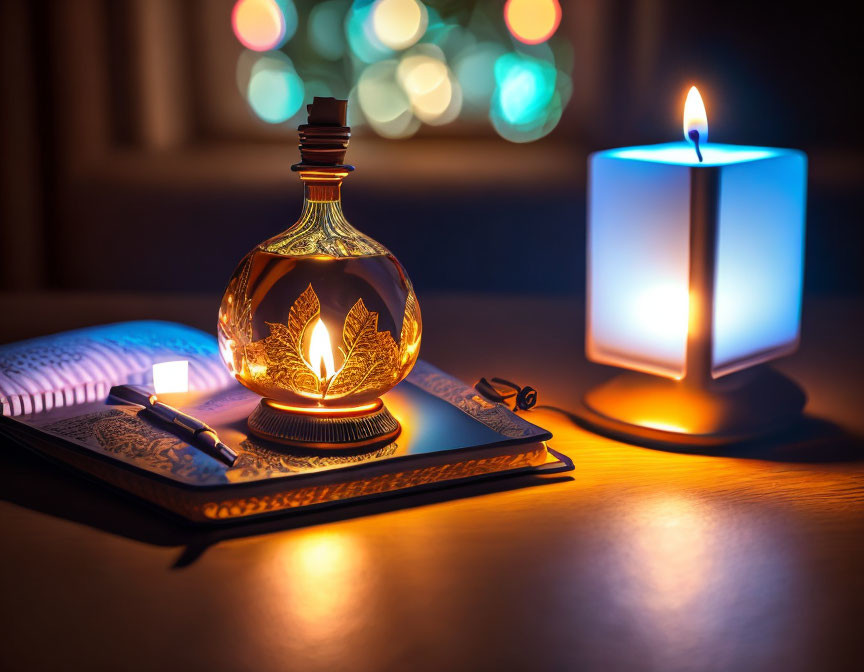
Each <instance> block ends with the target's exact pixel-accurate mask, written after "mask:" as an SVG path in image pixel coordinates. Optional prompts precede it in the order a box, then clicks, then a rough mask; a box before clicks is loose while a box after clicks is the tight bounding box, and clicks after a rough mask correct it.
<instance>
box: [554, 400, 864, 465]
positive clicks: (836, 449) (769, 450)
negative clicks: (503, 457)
mask: <svg viewBox="0 0 864 672" xmlns="http://www.w3.org/2000/svg"><path fill="white" fill-rule="evenodd" d="M537 408H543V409H546V410H549V411H554V412H557V413H560V414H561V415H564V416H565V417H567V418H568V419H569V420H570V421H571V422H573V423H574V424H575V425H578V426H579V427H581V428H582V429H584V430H586V431H589V432H591V433H592V434H593V433H595V432H594V430H593V429H592V428H591V427H590V425H588V423H586V422H585V421H584V420H583V419H582V418H580V417H579V416H578V415H577V414H575V413H573V412H571V411H566V410H564V409H562V408H558V407H555V406H538V407H537ZM622 443H632V444H633V445H639V446H643V447H645V448H652V449H654V450H662V451H664V452H669V453H686V454H693V455H714V456H717V457H736V458H743V459H752V460H769V461H772V462H802V463H806V462H811V463H814V464H816V463H829V462H862V461H864V437H862V436H858V435H856V434H852V433H850V432H848V431H846V430H845V429H843V428H842V427H840V426H839V425H837V424H835V423H833V422H831V421H829V420H824V419H822V418H817V417H814V416H811V415H806V414H805V415H804V416H802V417H801V419H800V420H799V421H798V422H797V423H795V424H794V425H791V426H789V427H787V428H785V429H784V430H782V431H780V432H777V433H775V434H771V435H768V436H765V437H762V438H760V439H756V440H753V441H747V442H743V443H736V444H733V445H728V446H719V447H706V446H680V447H675V446H665V445H658V444H655V443H652V442H651V441H650V440H646V441H644V442H643V441H635V440H634V441H631V442H625V441H622Z"/></svg>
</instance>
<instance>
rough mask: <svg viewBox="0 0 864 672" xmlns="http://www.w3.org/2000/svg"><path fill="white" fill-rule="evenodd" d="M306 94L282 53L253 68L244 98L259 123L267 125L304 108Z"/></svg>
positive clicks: (289, 60) (291, 66)
mask: <svg viewBox="0 0 864 672" xmlns="http://www.w3.org/2000/svg"><path fill="white" fill-rule="evenodd" d="M305 95H306V91H305V86H304V85H303V80H302V79H301V78H300V75H298V74H297V72H296V71H295V70H294V65H293V64H292V63H291V59H289V58H288V57H287V56H285V55H284V54H281V53H278V52H275V53H271V54H268V55H267V56H263V57H262V58H261V59H260V60H259V61H258V62H257V63H255V65H254V66H252V74H251V76H250V77H249V85H248V87H247V91H246V97H247V99H248V100H249V106H250V107H251V108H252V110H253V111H254V112H255V114H256V115H257V116H258V118H259V119H261V120H262V121H266V122H267V123H269V124H280V123H282V122H284V121H287V120H288V119H290V118H291V117H292V116H294V114H296V113H297V111H298V110H299V109H300V107H301V105H303V99H304V97H305Z"/></svg>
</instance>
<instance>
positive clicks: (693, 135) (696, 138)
mask: <svg viewBox="0 0 864 672" xmlns="http://www.w3.org/2000/svg"><path fill="white" fill-rule="evenodd" d="M687 135H688V136H689V138H690V139H691V140H692V141H693V146H694V147H695V148H696V156H697V157H698V158H699V163H702V151H701V150H700V149H699V131H697V130H696V129H695V128H694V129H693V130H692V131H690V132H689V133H687Z"/></svg>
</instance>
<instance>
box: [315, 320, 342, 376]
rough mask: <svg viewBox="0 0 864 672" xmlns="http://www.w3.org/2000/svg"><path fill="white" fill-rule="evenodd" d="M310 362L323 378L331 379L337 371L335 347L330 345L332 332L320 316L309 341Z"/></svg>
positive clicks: (317, 374)
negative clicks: (330, 332) (334, 361)
mask: <svg viewBox="0 0 864 672" xmlns="http://www.w3.org/2000/svg"><path fill="white" fill-rule="evenodd" d="M309 364H310V365H311V367H312V371H314V372H315V375H316V376H318V377H319V378H320V379H321V380H330V379H331V378H332V377H333V374H334V373H336V366H335V365H334V364H333V349H332V348H331V347H330V334H329V332H328V331H327V327H326V326H325V325H324V322H323V321H321V319H320V318H319V319H318V322H317V323H316V324H315V327H314V328H313V329H312V338H311V340H310V341H309Z"/></svg>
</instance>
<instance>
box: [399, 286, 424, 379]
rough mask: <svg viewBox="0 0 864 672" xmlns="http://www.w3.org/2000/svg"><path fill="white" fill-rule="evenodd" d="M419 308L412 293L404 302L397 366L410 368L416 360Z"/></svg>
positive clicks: (418, 344) (418, 342)
mask: <svg viewBox="0 0 864 672" xmlns="http://www.w3.org/2000/svg"><path fill="white" fill-rule="evenodd" d="M420 324H421V322H420V306H419V305H418V304H417V299H416V297H415V296H414V292H411V293H409V294H408V298H407V299H406V301H405V317H403V318H402V333H401V335H400V336H399V365H400V366H401V367H402V368H404V367H406V366H411V365H412V364H413V363H414V361H415V360H416V359H417V350H418V349H419V348H420V330H421V327H420Z"/></svg>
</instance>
